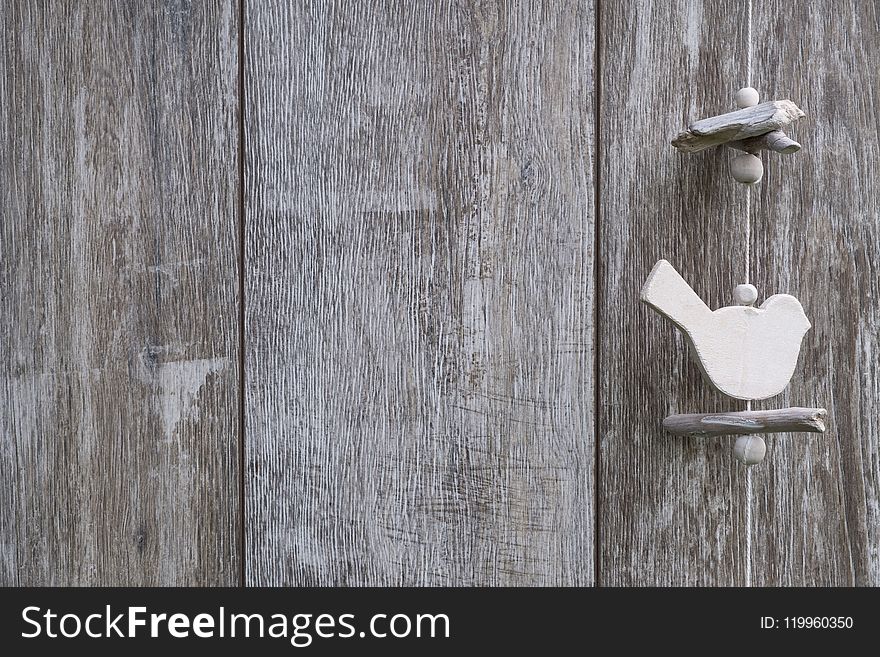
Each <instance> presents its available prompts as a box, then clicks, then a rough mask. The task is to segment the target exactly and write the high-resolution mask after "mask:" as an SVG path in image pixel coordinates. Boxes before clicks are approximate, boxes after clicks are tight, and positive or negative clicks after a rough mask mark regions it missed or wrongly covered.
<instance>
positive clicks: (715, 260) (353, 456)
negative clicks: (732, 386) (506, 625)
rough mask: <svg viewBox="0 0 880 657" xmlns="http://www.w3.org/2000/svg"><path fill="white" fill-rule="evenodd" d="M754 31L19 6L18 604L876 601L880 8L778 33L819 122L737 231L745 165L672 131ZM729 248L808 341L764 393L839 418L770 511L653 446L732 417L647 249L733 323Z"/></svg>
mask: <svg viewBox="0 0 880 657" xmlns="http://www.w3.org/2000/svg"><path fill="white" fill-rule="evenodd" d="M746 9H747V3H745V2H737V1H736V0H674V1H673V2H669V3H656V2H650V1H649V0H636V1H634V2H630V3H622V2H606V1H604V0H602V1H599V2H597V3H586V4H585V3H557V2H550V1H549V0H518V1H517V2H510V3H496V2H477V1H476V0H461V1H460V2H438V3H405V2H394V1H393V0H381V1H379V2H375V3H356V2H351V1H350V0H336V1H333V2H317V1H308V0H297V1H296V2H282V1H281V0H250V1H249V2H247V3H246V5H245V4H241V3H240V2H236V1H235V0H209V1H207V2H203V3H186V2H177V1H176V0H175V1H171V2H159V1H158V0H156V1H155V2H145V3H135V4H128V3H111V2H109V0H106V1H105V0H100V1H99V2H94V3H92V2H90V3H78V6H76V7H74V6H73V5H61V4H59V5H51V6H50V7H49V6H47V7H44V8H38V7H37V6H35V5H34V6H26V3H17V4H16V3H13V6H12V7H11V8H10V10H9V11H7V12H6V13H5V14H4V16H3V18H2V19H0V25H2V30H3V37H4V42H5V43H6V44H7V45H6V47H5V48H4V49H2V50H0V135H2V141H3V143H4V144H5V145H6V146H7V147H6V148H3V149H0V175H2V186H0V239H2V243H0V248H2V256H3V259H2V261H0V293H2V299H3V301H4V302H5V304H6V308H7V313H5V314H4V315H3V318H2V319H0V344H2V345H4V346H7V348H6V349H2V350H0V382H2V383H0V431H2V435H0V439H2V440H0V584H16V585H28V584H235V583H242V584H254V585H269V584H298V585H309V584H321V585H323V584H358V585H361V584H391V585H394V584H402V585H415V584H424V585H449V584H459V585H470V584H486V585H490V584H502V585H504V584H525V585H529V584H577V585H590V584H598V585H707V584H712V585H737V584H743V583H744V582H746V581H747V579H750V580H751V582H752V583H753V584H756V585H818V584H826V585H829V584H830V585H839V584H857V585H878V584H880V557H878V554H880V518H878V509H880V499H878V498H880V490H878V487H880V465H878V464H880V457H878V450H880V431H878V429H877V426H876V420H877V417H878V408H880V377H878V375H877V364H876V361H877V354H878V353H880V344H878V330H880V303H878V299H880V272H878V269H877V265H876V263H877V262H878V261H880V201H878V198H880V194H878V185H880V183H878V182H877V180H878V176H877V173H878V172H877V170H876V169H877V164H876V161H877V160H878V152H877V138H876V137H877V132H878V119H877V117H878V115H880V112H878V110H880V108H878V102H880V98H878V96H877V93H876V91H875V89H876V88H877V87H878V85H877V82H878V76H880V74H878V67H877V66H876V53H877V52H878V46H880V18H878V15H877V8H876V7H874V6H872V5H871V4H870V3H860V2H857V1H856V0H844V1H843V2H840V3H835V9H834V12H828V11H822V10H821V8H817V7H816V6H815V5H804V6H797V7H792V6H790V5H783V3H781V2H779V0H768V1H767V2H764V3H755V4H754V8H753V29H752V43H753V44H754V49H753V56H752V67H751V69H752V70H751V74H752V82H753V84H754V86H755V87H757V88H758V90H759V91H760V92H761V94H762V96H763V97H764V98H767V99H770V98H784V97H789V98H791V99H792V100H794V101H795V102H797V103H798V104H799V105H801V106H802V107H803V108H804V109H805V110H806V111H807V118H805V119H803V120H802V121H801V122H800V123H799V124H797V125H796V127H795V128H794V130H793V133H794V136H795V137H796V138H798V139H799V141H801V143H803V145H804V150H803V151H801V152H800V153H799V154H797V155H794V156H789V157H783V156H778V155H775V154H774V155H769V156H765V158H764V159H765V165H766V174H765V180H764V182H763V183H762V184H761V185H760V186H758V187H756V188H755V190H754V191H753V192H752V195H751V213H750V219H751V233H750V236H749V237H748V238H747V237H746V192H745V189H744V188H743V187H741V186H738V185H735V184H734V183H733V182H732V181H730V179H729V178H728V176H727V173H726V166H727V160H728V159H729V157H730V154H729V153H727V152H725V151H723V150H720V149H713V150H710V151H708V152H704V153H701V154H698V155H681V154H678V153H676V152H675V151H674V150H673V149H672V148H671V147H670V146H669V143H668V142H669V140H670V138H671V137H672V136H673V135H674V134H675V133H676V132H677V130H679V129H680V128H681V127H683V126H684V125H685V124H686V123H687V122H688V120H690V119H693V118H695V117H697V116H698V115H705V114H709V113H716V112H723V111H726V110H729V109H732V107H733V93H734V92H735V90H736V89H737V88H738V87H740V86H742V85H743V84H745V81H746V79H747V77H748V47H747V44H748V35H747V32H748V30H747V17H746ZM242 53H243V55H242ZM597 59H598V62H599V65H598V67H597V66H596V62H597ZM240 110H243V111H241V113H240ZM239 139H241V140H242V142H243V145H244V152H240V148H239ZM239 157H242V158H243V160H242V161H241V163H242V168H241V169H239ZM240 195H241V199H240V198H239V197H240ZM241 201H243V204H242V205H241V206H239V203H240V202H241ZM597 210H598V212H597ZM239 231H243V234H244V239H243V240H241V239H239V234H240V233H239ZM747 239H748V245H749V250H750V252H751V279H752V280H753V282H754V283H755V284H756V285H757V286H758V288H759V291H760V293H761V297H762V298H763V297H765V296H767V295H769V294H772V293H773V292H777V291H780V292H790V293H792V294H795V295H798V296H799V297H800V298H801V299H802V301H803V302H804V305H805V307H806V310H807V312H808V315H809V317H810V319H811V320H812V322H813V330H812V331H811V332H810V333H808V335H807V339H806V340H805V343H804V350H803V354H802V358H801V367H800V368H799V369H798V371H797V373H796V375H795V379H794V380H793V383H792V386H791V388H790V390H789V391H787V392H786V393H784V395H781V396H780V397H779V398H778V399H774V400H770V401H768V402H763V403H762V404H761V405H762V406H764V407H771V406H775V405H779V404H793V405H820V406H821V405H825V406H827V407H828V408H829V411H830V416H831V420H830V423H829V424H830V426H829V431H828V433H827V434H825V435H824V436H814V435H792V436H771V437H769V438H768V447H769V448H768V456H767V459H766V461H765V463H764V464H763V465H761V466H759V467H757V468H755V469H754V470H753V471H752V475H751V484H752V497H751V499H749V497H748V496H747V494H746V474H745V471H744V469H743V468H742V467H741V466H739V465H738V464H737V463H736V462H735V461H733V459H732V456H731V449H730V448H731V446H732V442H733V441H732V440H730V439H724V440H713V441H704V440H696V439H694V440H685V439H672V438H669V437H667V436H665V435H664V434H663V433H662V431H661V428H660V422H661V421H662V418H663V417H664V416H665V415H667V414H668V413H671V412H688V411H712V410H721V409H729V408H735V407H738V406H739V403H731V402H729V401H726V400H725V399H723V398H722V397H721V396H720V395H718V394H716V393H714V392H712V391H711V390H710V389H709V388H707V386H706V385H705V384H704V383H703V381H702V380H701V379H700V377H699V374H698V371H697V368H696V366H695V365H693V364H692V363H691V362H690V361H689V359H688V357H687V355H686V353H685V351H684V344H683V341H682V340H681V338H680V336H679V335H678V334H677V333H676V332H675V331H674V330H673V329H672V328H671V327H670V326H669V325H667V324H665V323H664V322H663V321H662V320H661V319H660V318H659V317H658V316H656V315H654V314H653V313H651V312H649V311H648V310H646V309H644V308H642V307H640V305H639V304H638V302H637V294H638V290H639V288H640V286H641V284H642V282H643V281H644V278H645V276H646V274H647V272H648V271H649V269H650V267H651V266H652V265H653V263H654V262H655V261H656V260H657V259H658V258H660V257H665V258H667V259H669V260H670V261H672V262H673V263H674V264H675V265H676V267H677V268H678V269H679V270H680V271H681V272H682V273H683V275H684V276H685V277H686V278H687V279H688V280H690V281H691V282H692V284H693V285H694V287H695V288H696V290H697V291H698V292H699V293H700V294H701V295H702V296H703V298H704V299H705V300H706V301H707V302H708V303H709V304H710V305H712V306H720V305H726V304H728V303H730V301H731V293H732V290H733V287H734V286H735V285H736V284H737V283H740V282H742V280H743V278H744V276H745V268H746V250H747V249H746V246H747ZM241 258H244V259H245V262H246V267H245V269H244V271H242V270H241V269H240V267H239V262H240V259H241ZM240 275H241V276H242V279H241V280H240ZM242 281H243V286H244V287H243V289H244V298H241V296H240V293H239V292H240V290H239V285H240V283H241V282H242ZM240 344H243V346H244V349H243V350H242V349H240ZM242 362H243V363H244V369H243V370H242V369H241V367H240V363H242ZM242 375H244V386H243V387H242V379H241V376H242ZM240 395H243V396H244V402H245V403H244V404H243V406H239V398H240ZM240 423H243V425H244V427H245V429H246V431H245V434H244V436H242V435H240V433H239V426H240ZM241 490H243V492H244V499H242V498H241V495H240V491H241ZM748 508H750V509H751V511H752V514H751V515H752V526H751V533H750V536H751V542H752V553H751V558H750V559H749V558H748V557H747V555H746V543H747V524H746V516H747V509H748Z"/></svg>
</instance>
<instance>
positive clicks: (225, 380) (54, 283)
mask: <svg viewBox="0 0 880 657" xmlns="http://www.w3.org/2000/svg"><path fill="white" fill-rule="evenodd" d="M236 25H237V16H236V7H235V3H233V2H231V1H219V0H218V1H212V2H205V3H193V4H189V3H166V2H138V3H117V2H81V3H23V2H22V3H8V4H7V5H6V7H5V10H4V13H3V16H2V18H0V26H2V34H3V43H4V48H3V49H2V50H0V142H2V143H3V148H2V149H0V179H2V185H0V240H2V242H0V249H2V252H3V257H2V259H0V298H2V299H3V302H4V310H5V312H4V313H3V316H2V319H0V344H2V345H3V348H2V349H0V432H2V440H0V445H2V447H0V450H2V459H0V468H2V470H0V583H2V584H17V585H35V584H53V585H59V584H78V585H85V584H110V585H115V584H138V585H139V584H163V585H164V584H169V585H170V584H233V583H235V582H237V581H238V573H239V564H240V562H239V558H240V555H239V548H238V532H237V527H238V522H239V516H238V513H239V504H238V495H237V486H238V484H237V480H238V472H239V470H238V450H239V443H238V438H237V433H238V432H237V416H238V409H237V377H238V367H237V336H238V332H237V324H236V323H237V319H236V318H237V314H236V312H237V311H236V307H237V305H236V304H237V300H236V296H237V295H236V277H237V265H236V262H237V260H236V258H237V252H238V246H237V238H236V234H237V233H236V231H237V223H236V222H237V219H236V212H235V204H236V194H237V183H236V151H237V149H236V119H235V108H236V83H237V71H236V62H237V58H236V52H237V51H236V44H237V27H236Z"/></svg>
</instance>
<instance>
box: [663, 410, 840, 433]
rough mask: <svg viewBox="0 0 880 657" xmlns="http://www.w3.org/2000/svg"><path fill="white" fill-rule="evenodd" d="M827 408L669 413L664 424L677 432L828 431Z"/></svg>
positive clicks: (668, 429) (666, 427)
mask: <svg viewBox="0 0 880 657" xmlns="http://www.w3.org/2000/svg"><path fill="white" fill-rule="evenodd" d="M827 414H828V413H827V411H826V410H825V409H824V408H778V409H773V410H768V411H736V412H730V413H694V414H689V415H670V416H669V417H667V418H666V419H665V420H663V428H664V429H666V430H667V431H668V432H669V433H672V434H675V435H676V436H703V437H707V436H727V435H731V434H735V435H747V434H754V433H786V432H792V431H809V432H812V433H824V432H825V417H826V416H827Z"/></svg>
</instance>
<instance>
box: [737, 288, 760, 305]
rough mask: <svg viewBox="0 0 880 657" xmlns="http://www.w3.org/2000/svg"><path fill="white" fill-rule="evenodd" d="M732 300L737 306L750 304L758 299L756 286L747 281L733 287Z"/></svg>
mask: <svg viewBox="0 0 880 657" xmlns="http://www.w3.org/2000/svg"><path fill="white" fill-rule="evenodd" d="M733 300H734V301H736V304H737V305H738V306H751V305H752V304H753V303H755V301H757V300H758V288H756V287H755V286H754V285H749V284H748V283H743V284H742V285H737V286H736V287H735V288H733Z"/></svg>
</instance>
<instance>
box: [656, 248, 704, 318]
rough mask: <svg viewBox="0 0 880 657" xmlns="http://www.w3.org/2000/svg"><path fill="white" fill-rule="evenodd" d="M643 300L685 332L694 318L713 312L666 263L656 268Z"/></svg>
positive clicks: (661, 261) (663, 261)
mask: <svg viewBox="0 0 880 657" xmlns="http://www.w3.org/2000/svg"><path fill="white" fill-rule="evenodd" d="M640 298H641V300H642V302H643V303H646V304H648V305H649V306H651V307H652V308H654V310H657V311H658V312H660V313H661V314H663V315H666V316H667V317H668V318H669V319H671V320H672V321H673V322H675V323H676V324H677V325H678V326H680V327H681V328H683V329H687V328H688V324H689V323H690V322H691V321H692V320H693V319H695V318H697V317H699V316H700V315H702V314H704V313H711V312H712V311H711V310H710V308H709V306H707V305H706V304H705V303H703V300H702V299H701V298H700V297H699V296H697V293H696V292H694V291H693V289H691V286H690V285H688V284H687V281H685V280H684V279H683V278H682V277H681V274H679V273H678V272H677V271H675V267H673V266H672V265H671V264H669V263H668V262H667V261H666V260H660V261H659V262H657V264H656V265H654V269H652V270H651V274H650V275H649V276H648V280H647V281H645V284H644V286H642V292H641V295H640Z"/></svg>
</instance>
